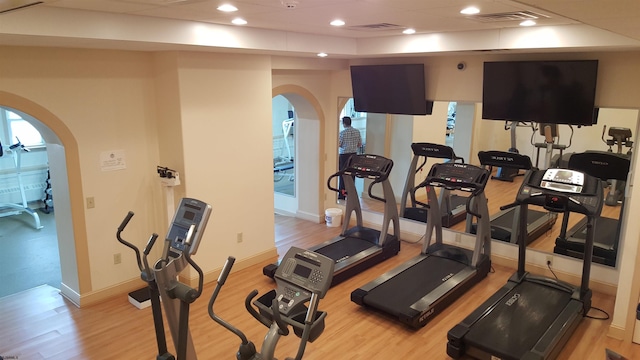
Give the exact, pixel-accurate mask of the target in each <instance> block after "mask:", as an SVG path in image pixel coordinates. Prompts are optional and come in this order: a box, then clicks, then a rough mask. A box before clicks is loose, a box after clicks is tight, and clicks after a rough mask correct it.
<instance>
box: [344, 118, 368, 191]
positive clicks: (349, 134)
mask: <svg viewBox="0 0 640 360" xmlns="http://www.w3.org/2000/svg"><path fill="white" fill-rule="evenodd" d="M342 126H343V127H344V129H343V130H342V131H340V137H339V139H338V154H339V158H338V168H339V170H341V171H342V170H344V169H345V167H346V166H347V162H348V161H349V158H350V157H351V155H354V154H356V153H357V152H358V149H359V148H360V147H361V146H362V137H361V136H360V131H359V130H358V129H354V128H353V127H351V118H350V117H349V116H345V117H343V118H342ZM353 178H354V179H355V177H353ZM338 182H339V186H338V189H339V190H340V193H339V194H338V199H339V200H344V199H345V198H346V195H347V194H346V191H345V188H344V182H343V181H342V176H341V177H340V178H339V179H338Z"/></svg>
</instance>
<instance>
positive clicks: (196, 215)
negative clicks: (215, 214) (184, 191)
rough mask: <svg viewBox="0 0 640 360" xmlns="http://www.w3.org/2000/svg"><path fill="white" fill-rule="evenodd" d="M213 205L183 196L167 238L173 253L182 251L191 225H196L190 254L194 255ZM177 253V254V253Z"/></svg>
mask: <svg viewBox="0 0 640 360" xmlns="http://www.w3.org/2000/svg"><path fill="white" fill-rule="evenodd" d="M210 214H211V205H209V204H207V203H205V202H202V201H200V200H196V199H189V198H183V199H182V200H181V201H180V205H178V209H177V210H176V213H175V215H174V216H173V221H172V222H171V226H170V227H169V231H168V233H167V237H166V239H167V240H169V241H170V242H171V243H170V247H171V250H172V252H173V253H175V252H176V251H177V252H180V253H181V252H182V251H184V248H185V241H186V240H187V234H188V232H189V228H190V227H191V225H195V227H196V228H195V233H194V234H193V238H192V239H191V248H190V249H189V254H190V255H194V254H195V253H196V251H198V245H200V239H201V238H202V234H203V233H204V229H205V227H206V225H207V221H209V215H210ZM175 255H177V254H175Z"/></svg>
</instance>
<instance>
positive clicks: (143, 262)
mask: <svg viewBox="0 0 640 360" xmlns="http://www.w3.org/2000/svg"><path fill="white" fill-rule="evenodd" d="M133 215H134V213H133V211H129V213H128V214H127V216H126V217H125V218H124V220H122V223H121V224H120V226H118V232H117V233H116V238H117V239H118V241H119V242H120V243H122V244H123V245H125V246H127V247H129V248H131V249H132V250H133V251H134V252H135V253H136V261H137V262H138V269H140V278H142V280H143V281H144V282H146V283H147V289H148V291H149V299H150V301H151V311H152V314H153V325H154V328H155V330H156V342H157V344H158V356H156V360H175V356H173V354H171V353H170V352H169V351H168V350H167V338H166V337H165V334H164V323H163V321H162V309H161V305H160V292H159V291H158V283H156V278H155V277H154V275H153V270H152V269H151V267H150V266H149V261H148V260H147V256H148V255H149V252H150V251H151V248H153V245H154V244H155V242H156V239H157V238H158V234H156V233H153V234H152V235H151V237H150V238H149V241H147V245H146V246H145V247H144V250H143V251H142V254H143V255H142V256H141V255H140V250H139V249H138V248H137V247H136V246H135V245H133V244H132V243H130V242H128V241H126V240H125V239H123V238H122V237H121V235H120V234H121V233H122V232H123V231H124V228H125V227H127V225H128V224H129V221H130V220H131V218H132V217H133Z"/></svg>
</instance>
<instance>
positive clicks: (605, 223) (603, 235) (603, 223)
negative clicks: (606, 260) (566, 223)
mask: <svg viewBox="0 0 640 360" xmlns="http://www.w3.org/2000/svg"><path fill="white" fill-rule="evenodd" d="M595 229H596V233H595V236H594V238H595V241H594V242H593V246H594V247H599V248H602V249H607V250H613V249H614V244H615V242H616V240H617V236H616V234H617V232H618V220H616V219H612V218H606V217H600V218H598V219H597V220H596V227H595ZM572 237H573V238H575V239H579V240H580V243H582V244H584V242H585V239H586V238H587V224H585V225H584V226H583V227H581V228H580V230H578V231H576V233H575V234H573V236H572ZM569 241H571V238H569ZM574 242H575V241H574Z"/></svg>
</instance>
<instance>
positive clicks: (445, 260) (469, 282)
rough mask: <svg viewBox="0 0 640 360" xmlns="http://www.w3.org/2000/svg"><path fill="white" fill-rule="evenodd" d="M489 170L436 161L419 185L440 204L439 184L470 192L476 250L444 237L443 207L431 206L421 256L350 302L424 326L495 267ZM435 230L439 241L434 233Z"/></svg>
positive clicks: (368, 286)
mask: <svg viewBox="0 0 640 360" xmlns="http://www.w3.org/2000/svg"><path fill="white" fill-rule="evenodd" d="M489 175H490V173H489V171H488V170H485V169H482V168H480V167H477V166H474V165H469V164H458V163H444V164H435V165H433V167H432V168H431V171H429V175H428V176H427V178H426V179H425V180H424V181H423V182H422V183H421V184H420V185H418V188H420V187H427V188H428V191H427V194H428V196H429V203H430V204H435V203H436V195H435V191H434V188H435V187H443V188H446V189H449V190H462V191H466V192H470V193H471V196H470V197H468V199H469V201H468V203H467V204H468V205H467V206H466V207H467V209H466V212H467V216H475V217H477V218H478V223H479V229H480V231H479V232H478V234H477V235H476V242H475V247H474V249H473V250H469V249H465V248H461V247H457V246H453V245H449V244H444V243H443V242H442V217H441V216H440V215H441V214H440V210H439V207H438V206H435V207H433V208H431V209H429V212H428V213H427V214H428V216H429V219H428V221H427V226H426V232H425V242H424V245H423V248H422V252H421V253H420V255H418V256H416V257H415V258H413V259H411V260H409V261H407V262H405V263H404V264H402V265H400V266H398V267H396V268H395V269H393V270H391V271H388V272H387V273H385V274H383V275H381V276H380V277H379V278H377V279H375V280H373V281H372V282H370V283H368V284H366V285H364V286H362V287H360V288H358V289H356V290H354V291H353V292H352V293H351V301H353V302H355V303H356V304H358V305H362V306H365V307H368V308H372V309H375V310H379V311H382V312H384V313H387V314H390V315H392V316H394V317H396V318H398V319H399V320H400V321H401V322H403V323H405V324H407V325H409V326H411V327H413V328H419V327H422V326H424V325H425V324H426V323H427V322H429V321H430V320H431V319H433V318H434V317H435V315H437V314H439V313H440V312H442V311H443V310H444V309H445V308H446V307H447V306H448V305H449V304H451V303H452V302H453V301H455V300H456V299H458V298H459V297H460V296H461V295H462V294H463V293H464V292H466V291H467V290H468V289H469V288H471V287H472V286H473V285H475V284H476V283H477V282H479V281H480V280H482V279H484V278H485V277H486V276H487V273H488V272H489V271H490V269H491V237H490V231H489V209H488V207H487V199H486V197H485V196H484V187H485V185H486V183H487V180H488V179H489ZM434 230H435V243H433V244H431V242H432V241H431V238H432V235H433V233H434Z"/></svg>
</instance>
